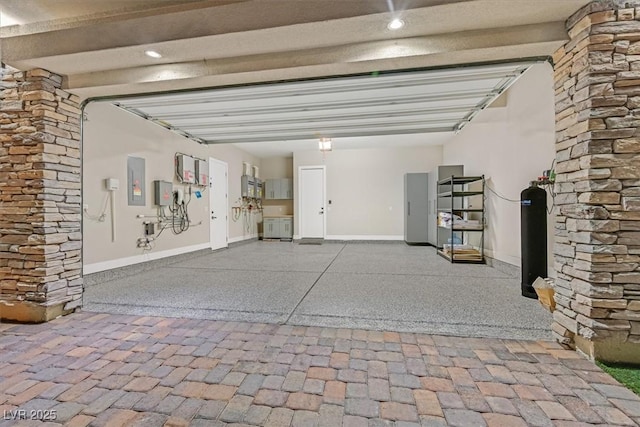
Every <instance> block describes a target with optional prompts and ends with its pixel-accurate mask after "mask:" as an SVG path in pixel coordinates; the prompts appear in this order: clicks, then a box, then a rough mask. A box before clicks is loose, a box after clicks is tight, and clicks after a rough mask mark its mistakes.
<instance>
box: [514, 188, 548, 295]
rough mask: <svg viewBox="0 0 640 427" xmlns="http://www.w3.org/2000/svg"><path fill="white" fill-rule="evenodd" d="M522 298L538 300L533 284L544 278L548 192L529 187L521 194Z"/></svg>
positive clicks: (545, 270)
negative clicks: (537, 279)
mask: <svg viewBox="0 0 640 427" xmlns="http://www.w3.org/2000/svg"><path fill="white" fill-rule="evenodd" d="M520 236H521V239H520V242H521V245H522V295H523V296H525V297H528V298H537V297H538V296H537V295H536V291H535V290H534V289H533V286H532V284H533V282H534V280H536V278H538V277H547V192H546V191H544V190H543V189H542V188H540V187H538V186H536V185H534V184H533V183H532V185H531V187H529V188H526V189H524V190H523V191H522V193H520Z"/></svg>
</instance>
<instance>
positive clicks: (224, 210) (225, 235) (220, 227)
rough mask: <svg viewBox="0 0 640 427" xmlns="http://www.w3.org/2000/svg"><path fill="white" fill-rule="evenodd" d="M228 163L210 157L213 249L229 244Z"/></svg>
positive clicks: (210, 239)
mask: <svg viewBox="0 0 640 427" xmlns="http://www.w3.org/2000/svg"><path fill="white" fill-rule="evenodd" d="M228 193H229V181H228V177H227V164H226V163H225V162H221V161H220V160H217V159H214V158H212V157H209V215H210V216H209V217H210V221H211V222H210V223H209V241H210V243H211V249H214V250H215V249H220V248H226V247H228V246H229V215H228V213H229V197H228Z"/></svg>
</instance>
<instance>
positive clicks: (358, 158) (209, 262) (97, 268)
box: [83, 61, 553, 339]
mask: <svg viewBox="0 0 640 427" xmlns="http://www.w3.org/2000/svg"><path fill="white" fill-rule="evenodd" d="M550 70H551V69H550V67H549V64H548V63H546V62H544V61H529V62H508V63H502V64H488V65H482V66H465V67H454V68H445V69H431V70H416V71H408V72H394V73H375V74H367V75H360V76H353V77H343V78H325V79H316V80H307V81H297V82H287V83H275V84H270V85H257V86H240V87H230V88H221V89H211V90H198V91H188V92H183V93H169V94H162V95H153V96H142V97H121V98H116V99H110V100H109V99H107V100H99V101H96V102H93V103H89V104H88V105H87V107H86V108H85V121H84V124H83V137H84V138H83V141H84V149H83V154H84V164H85V167H86V168H88V169H89V170H91V171H92V173H91V174H86V175H85V177H84V179H83V188H84V190H83V204H84V206H83V210H84V213H85V217H84V222H83V224H84V226H83V227H84V233H83V234H84V236H85V238H84V242H83V246H84V248H85V249H84V257H85V266H84V271H85V279H86V282H85V283H86V285H87V290H86V292H85V295H84V302H83V305H84V308H85V309H87V310H93V311H100V312H110V313H119V314H138V315H172V316H178V317H196V318H205V319H214V320H242V321H259V322H269V323H286V324H292V325H308V326H332V327H360V328H368V329H377V330H396V331H413V332H429V333H438V334H445V335H458V336H489V337H502V338H517V339H540V338H543V339H548V338H550V332H549V323H550V321H551V319H550V315H549V313H548V312H546V311H545V310H544V309H543V308H542V307H541V306H540V305H539V304H538V303H537V302H536V301H535V300H528V299H525V298H523V297H522V296H521V295H520V284H519V283H520V281H519V273H518V271H519V268H518V267H519V266H517V265H512V264H509V263H507V262H505V261H501V260H495V261H494V260H493V259H490V260H489V262H490V263H493V264H495V263H499V264H500V267H501V270H502V271H501V270H500V269H498V268H492V267H489V266H485V265H469V264H451V263H449V262H447V261H446V260H443V259H440V258H439V257H438V256H437V254H436V248H434V247H433V246H422V247H421V246H409V245H408V243H412V242H411V238H410V237H408V236H404V235H403V229H406V222H407V220H408V219H407V217H406V216H405V215H406V213H407V209H406V206H407V204H408V203H410V202H408V201H407V200H406V199H405V196H404V194H403V193H404V190H403V179H404V177H405V175H406V174H408V173H416V172H422V173H425V172H433V170H434V169H437V167H438V166H440V165H443V164H448V163H449V162H447V161H445V160H444V159H445V153H444V151H445V149H444V147H445V146H446V145H447V144H450V143H453V144H455V141H456V140H457V138H458V135H460V136H461V137H462V133H464V134H465V135H467V138H469V139H470V140H473V139H474V136H473V129H474V127H473V126H474V125H475V123H474V122H473V120H474V119H475V118H476V117H477V118H478V119H479V121H482V120H483V119H484V118H485V116H487V117H488V119H489V120H500V118H501V117H504V115H505V114H504V110H507V109H509V108H511V109H512V111H515V110H516V109H517V108H519V107H520V106H521V105H518V102H520V103H521V104H524V103H525V102H529V101H528V100H524V99H521V100H520V101H519V100H518V97H519V96H522V95H521V94H519V93H518V87H520V90H521V91H527V90H534V91H537V90H541V89H542V88H541V87H540V86H542V85H541V83H542V82H544V81H545V79H550ZM527 73H529V74H527ZM520 78H522V79H524V80H522V81H520V80H519V79H520ZM515 85H518V87H515ZM512 86H514V89H513V90H511V89H510V88H511V87H512ZM547 94H548V95H549V97H550V96H551V93H550V91H549V90H548V91H547ZM510 96H511V99H510V98H509V97H510ZM514 97H515V98H514ZM542 99H543V100H544V101H547V102H549V101H550V99H549V98H547V99H546V100H545V99H544V98H542ZM527 108H530V109H533V108H535V106H530V105H529V106H528V107H527ZM485 110H487V114H483V113H484V112H485ZM494 112H496V113H494ZM520 114H522V113H520ZM492 115H493V116H494V117H497V119H496V118H493V117H491V116H492ZM522 116H523V117H524V116H525V114H522ZM526 116H527V120H528V121H529V126H530V127H533V125H532V124H531V115H530V114H527V115H526ZM546 119H547V121H548V122H547V123H539V124H537V127H538V132H540V133H541V134H543V135H544V137H546V138H547V144H546V147H545V148H546V150H542V149H540V148H538V149H537V150H536V151H537V153H538V154H537V155H535V157H534V156H529V160H530V161H529V164H528V165H527V167H526V168H525V167H523V166H522V165H521V163H522V162H521V161H518V162H517V163H516V164H514V165H513V166H512V167H513V168H514V169H519V170H520V173H519V174H518V177H517V179H518V180H520V181H519V182H518V181H516V185H520V186H522V188H524V187H526V185H527V183H528V181H530V180H535V179H537V176H538V175H541V174H542V170H543V169H545V168H547V167H549V166H550V165H551V161H552V159H553V149H552V141H550V140H549V139H550V138H549V137H551V136H552V130H551V127H552V125H553V119H552V117H551V116H550V115H547V117H546ZM485 120H486V119H485ZM503 125H505V126H508V125H511V124H509V123H504V124H503ZM467 126H469V128H468V129H465V128H466V127H467ZM116 128H117V130H116ZM545 128H546V129H545ZM545 130H546V134H545ZM147 132H149V133H147ZM498 132H502V130H500V131H498ZM320 139H329V140H331V142H332V144H333V146H332V149H331V150H327V151H322V150H320V149H319V146H318V142H319V141H320ZM498 143H499V144H504V143H505V141H499V142H498ZM462 144H465V142H462ZM217 149H218V150H220V149H222V150H227V155H228V153H229V152H231V153H234V154H235V155H236V156H240V159H237V158H236V159H234V160H233V161H232V162H233V164H232V162H229V164H228V177H227V185H228V187H227V188H225V186H224V185H220V184H219V183H217V182H214V179H213V177H209V179H207V178H206V177H205V178H204V180H205V181H206V183H207V184H209V185H199V184H201V183H202V182H201V181H200V180H199V178H200V175H201V174H202V173H203V172H202V171H201V170H200V171H193V170H192V171H191V173H192V175H193V179H192V180H191V182H189V179H188V178H187V176H188V175H189V172H185V171H183V170H181V169H180V168H181V166H180V165H182V163H183V162H185V160H178V156H183V155H184V156H187V157H189V156H192V158H194V159H198V158H199V159H203V160H205V161H208V157H212V158H217V160H222V161H225V160H226V161H228V158H227V157H226V156H220V155H218V156H217V155H216V154H215V151H214V150H217ZM207 150H208V151H207ZM459 150H464V148H460V149H459ZM451 151H452V152H454V150H451ZM502 151H503V152H504V156H505V160H506V159H507V158H508V159H510V161H513V160H516V159H514V158H513V157H517V156H518V155H519V154H520V153H521V149H520V148H516V147H507V146H504V147H502ZM212 153H213V154H212ZM463 154H466V153H463ZM216 156H217V157H216ZM449 156H450V157H452V158H455V156H456V154H453V153H452V154H449ZM471 156H472V157H474V155H473V154H472V155H471ZM131 157H134V158H137V159H143V162H144V161H146V164H147V165H148V166H147V168H148V169H147V170H146V173H145V172H144V171H143V172H137V171H136V172H135V173H140V174H141V176H142V182H143V183H144V184H141V187H143V188H145V189H146V193H144V192H143V194H141V196H140V198H141V199H143V200H144V202H140V203H135V200H133V201H132V198H133V199H135V196H134V195H133V194H132V193H131V192H126V191H121V190H120V188H118V189H116V190H108V188H107V187H106V185H105V181H106V180H109V179H111V180H116V181H117V182H120V183H123V184H124V182H127V184H126V186H127V187H130V186H131V185H132V182H131V180H130V179H129V177H128V176H126V175H124V174H123V173H122V172H123V171H124V170H123V169H124V168H123V167H122V165H123V164H124V163H126V162H127V161H128V159H130V158H131ZM180 159H182V157H180ZM478 161H481V160H480V159H476V160H475V162H478ZM176 164H179V165H178V166H177V168H176V166H175V165H176ZM316 166H320V167H323V168H324V169H323V171H324V173H325V174H326V178H325V179H326V187H325V188H322V189H320V190H321V192H322V193H323V194H324V195H325V198H324V200H322V201H321V202H320V204H319V205H318V206H315V208H317V211H318V212H317V213H318V214H320V213H321V212H324V210H325V209H326V212H324V213H322V215H321V216H318V217H317V218H320V219H321V221H322V220H325V221H326V222H324V223H323V224H321V225H322V230H321V231H320V232H319V233H320V234H315V235H309V234H305V231H304V230H302V226H301V222H302V221H301V220H300V219H299V218H300V216H301V215H302V214H301V209H302V208H303V206H302V205H301V203H303V202H302V200H304V199H303V198H304V197H305V195H306V194H305V191H304V189H303V188H301V183H300V175H299V174H300V172H301V170H300V168H304V167H316ZM463 166H465V167H466V170H468V171H470V172H469V174H470V175H485V177H486V180H487V182H488V184H487V185H488V186H489V187H490V188H492V189H494V191H496V190H495V189H496V188H497V189H499V191H500V192H501V191H504V190H503V189H502V188H503V187H504V185H503V183H502V182H500V181H499V180H498V181H496V178H494V177H493V176H492V175H491V173H489V170H488V169H487V168H484V167H481V165H480V164H474V162H473V161H472V162H471V163H467V164H466V165H465V164H463ZM536 166H537V169H534V168H536ZM494 167H495V168H496V169H505V168H507V167H508V166H507V165H506V163H502V162H497V163H496V165H495V166H494ZM206 168H207V170H206V172H205V173H208V172H209V171H208V165H207V166H206ZM176 169H177V170H176ZM116 171H118V172H120V173H116ZM525 171H530V173H531V174H530V176H528V177H527V176H526V175H524V173H525ZM211 175H213V174H211ZM512 178H513V176H512ZM134 179H135V178H134ZM283 179H284V180H288V182H290V185H291V187H292V188H291V190H290V193H289V194H288V195H282V196H273V195H271V196H270V195H269V194H268V192H269V191H272V190H268V189H267V186H266V185H267V183H268V182H269V181H272V180H283ZM152 181H153V182H152ZM155 181H160V182H162V183H164V185H166V186H167V188H168V190H166V192H170V193H171V199H173V197H174V196H173V193H174V192H177V191H178V190H179V191H180V192H181V193H182V194H183V197H184V199H185V200H187V201H188V203H185V205H184V206H185V211H186V212H185V213H186V215H187V216H188V221H189V227H188V229H186V230H185V231H182V230H177V231H176V227H175V222H176V221H178V220H177V219H176V217H177V215H178V214H175V213H173V212H174V211H176V205H175V204H173V203H170V202H169V201H168V200H165V202H166V203H163V202H162V201H159V200H158V198H157V195H156V194H155V193H156V190H155V186H156V185H159V184H157V183H156V182H155ZM247 181H249V182H251V181H257V182H258V183H260V182H262V184H263V186H262V188H260V189H256V191H255V192H254V193H253V194H249V193H248V192H247V189H246V188H244V187H243V185H245V186H246V182H247ZM123 186H124V185H121V187H123ZM141 191H142V189H141ZM314 191H317V190H314ZM423 191H424V193H425V194H426V192H427V189H426V188H424V189H423ZM195 192H200V193H201V194H202V196H201V198H197V197H196V196H194V195H193V194H195ZM219 192H224V193H228V198H227V204H228V207H227V208H226V209H227V212H228V214H227V215H228V216H227V221H222V222H219V223H217V224H216V221H214V220H213V218H216V219H219V218H218V217H220V216H221V215H219V214H218V213H217V212H216V211H215V210H214V208H213V207H212V208H211V210H210V211H209V210H208V207H209V206H213V205H211V204H210V203H211V199H213V198H214V196H215V195H216V194H219ZM259 192H261V194H262V196H261V197H260V196H258V193H259ZM500 192H497V191H496V192H495V193H489V194H487V195H486V196H483V197H486V201H484V200H483V201H482V202H481V204H487V203H490V205H489V206H491V207H492V209H493V211H491V210H490V209H487V211H488V212H487V217H488V218H491V220H490V221H491V222H490V224H491V225H488V226H487V228H486V231H485V232H486V236H487V237H486V240H487V245H486V248H487V250H489V251H492V250H495V251H496V252H498V251H500V250H502V251H505V252H506V251H508V250H510V247H513V248H517V245H518V241H517V239H516V242H513V243H512V242H509V243H506V242H505V241H500V237H498V236H497V234H498V232H497V231H496V230H492V229H491V227H496V229H499V230H500V233H501V234H502V235H503V236H510V239H512V240H513V235H517V234H518V233H519V228H517V224H518V223H519V221H518V219H519V218H518V217H519V209H520V208H519V204H518V203H517V202H516V201H514V200H515V199H517V198H518V194H519V191H518V192H515V191H510V193H512V195H511V201H508V200H505V197H504V196H500V197H499V196H498V195H501V194H502V193H500ZM358 193H359V194H358ZM176 194H177V193H176ZM307 196H308V195H307ZM501 197H502V198H501ZM112 199H113V206H114V209H115V211H114V212H115V213H116V214H115V217H116V218H117V220H115V221H114V220H113V217H114V215H113V214H112V212H111V204H110V202H111V200H112ZM549 202H550V203H552V200H551V197H549ZM160 203H162V204H166V206H163V207H157V206H156V205H158V204H160ZM165 208H166V209H167V210H166V211H165ZM98 209H100V210H98ZM415 209H416V208H415V207H414V210H415ZM433 209H434V210H435V206H434V207H433ZM154 210H156V212H154ZM414 215H415V212H414ZM509 216H511V217H515V218H511V221H506V220H505V219H504V218H505V217H507V218H508V217H509ZM276 218H287V219H289V220H290V221H291V223H292V231H291V234H289V235H286V236H285V235H269V233H268V230H267V229H266V226H265V224H267V223H268V222H269V221H270V220H271V219H276ZM514 220H515V221H514ZM226 222H228V224H227V223H226ZM114 223H115V224H117V226H115V227H116V228H117V231H116V230H114V225H113V224H114ZM207 223H209V224H208V225H209V227H210V230H209V233H208V232H207V229H206V228H207ZM510 223H512V224H513V225H512V226H513V227H514V228H513V229H508V228H507V227H509V224H510ZM549 223H550V224H549V230H548V233H547V234H549V235H550V242H549V247H550V248H551V246H552V242H553V240H552V237H553V234H552V226H553V221H551V220H549ZM149 225H151V226H152V227H153V231H151V232H150V231H149V230H148V227H149ZM418 226H419V227H421V228H424V229H426V228H427V227H428V224H427V223H426V222H425V223H424V224H419V225H418ZM232 227H233V229H231V228H232ZM325 227H326V228H325ZM225 232H226V233H227V234H228V235H227V236H225V237H227V239H226V241H225V239H224V238H223V239H222V240H223V241H222V243H221V244H219V246H215V243H214V240H219V239H217V238H216V236H214V234H223V235H224V234H225ZM440 233H441V234H445V233H446V230H444V229H441V230H440ZM238 234H240V235H238ZM229 237H230V239H229ZM258 238H260V239H262V240H263V241H260V242H254V240H256V239H258ZM307 238H316V239H317V238H319V239H320V240H321V241H324V244H322V245H304V244H299V243H300V242H302V243H304V242H305V240H307ZM445 238H446V236H445ZM456 238H457V236H456ZM403 240H406V241H407V242H408V243H407V244H405V243H404V242H403ZM440 240H442V236H441V237H440ZM447 240H448V241H449V243H451V241H450V239H446V240H445V241H447ZM503 240H506V239H504V238H503ZM229 241H231V242H232V247H231V248H230V249H221V248H225V247H226V246H227V245H228V242H229ZM291 241H293V243H290V242H291ZM240 242H251V243H248V244H242V245H239V246H235V247H233V243H236V244H237V243H240ZM422 243H423V244H426V243H427V242H426V241H424V242H422ZM207 246H209V249H203V247H207ZM502 248H505V249H502ZM194 249H196V250H197V252H191V254H192V255H189V253H190V251H193V250H194ZM211 249H215V250H216V252H214V253H213V254H210V255H209V254H206V252H208V251H210V250H211ZM220 251H222V252H220ZM177 253H182V255H180V260H179V261H176V260H175V259H174V258H173V257H169V258H168V259H166V260H165V262H164V263H163V264H159V265H158V266H157V267H154V268H153V269H151V268H149V269H148V270H146V271H144V272H140V271H137V272H136V271H135V263H134V262H133V261H134V260H135V261H138V262H139V261H143V260H145V257H146V258H147V259H151V260H153V259H162V256H163V255H165V254H177ZM504 255H505V256H506V255H507V254H506V253H505V254H504ZM509 255H510V256H511V257H512V258H508V257H504V256H503V259H505V260H507V261H510V260H511V259H516V258H517V250H515V251H514V253H512V254H509ZM124 263H129V264H133V265H134V268H133V270H131V269H129V270H127V268H126V267H125V266H124V265H126V264H124ZM119 264H120V267H122V268H123V270H124V271H125V273H122V272H114V271H112V270H111V269H105V267H113V266H116V267H118V266H119ZM123 264H124V265H123ZM126 271H134V272H135V273H136V274H134V275H131V276H128V277H122V276H123V275H124V274H126ZM90 273H96V274H94V275H92V274H90ZM94 277H95V278H94ZM478 296H481V297H478Z"/></svg>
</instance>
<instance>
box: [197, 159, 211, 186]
mask: <svg viewBox="0 0 640 427" xmlns="http://www.w3.org/2000/svg"><path fill="white" fill-rule="evenodd" d="M195 160H196V162H195V163H196V181H197V184H198V185H203V186H204V185H209V164H208V163H207V162H206V161H205V160H201V159H195Z"/></svg>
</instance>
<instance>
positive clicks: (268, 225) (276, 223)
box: [262, 218, 280, 239]
mask: <svg viewBox="0 0 640 427" xmlns="http://www.w3.org/2000/svg"><path fill="white" fill-rule="evenodd" d="M262 223H263V224H262V230H263V231H262V233H263V236H264V238H265V239H277V238H279V237H280V218H265V219H264V220H263V221H262Z"/></svg>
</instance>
